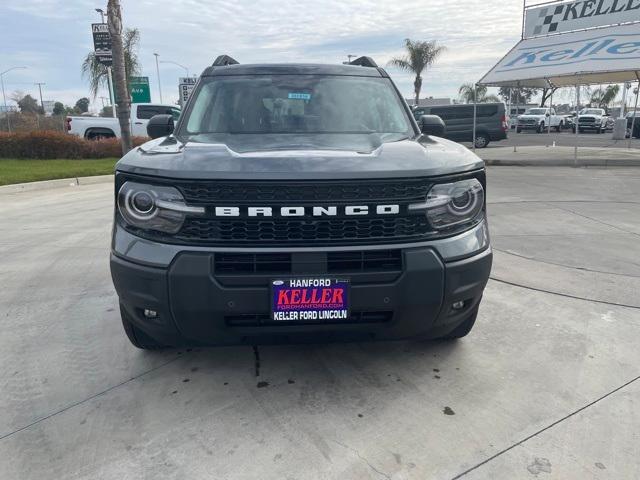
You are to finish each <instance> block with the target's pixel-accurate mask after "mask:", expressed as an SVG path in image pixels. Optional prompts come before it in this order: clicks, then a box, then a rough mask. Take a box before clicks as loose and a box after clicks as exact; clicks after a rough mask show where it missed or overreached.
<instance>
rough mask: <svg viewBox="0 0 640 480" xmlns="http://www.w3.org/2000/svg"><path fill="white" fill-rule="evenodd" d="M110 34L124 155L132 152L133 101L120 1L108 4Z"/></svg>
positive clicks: (114, 0) (111, 0) (112, 0)
mask: <svg viewBox="0 0 640 480" xmlns="http://www.w3.org/2000/svg"><path fill="white" fill-rule="evenodd" d="M107 15H108V24H109V33H110V34H111V49H112V52H113V76H114V79H113V87H114V90H115V96H116V98H117V99H118V104H117V107H118V108H117V111H118V121H119V122H120V143H121V145H122V154H123V155H125V154H126V153H127V152H128V151H129V150H131V124H130V118H131V99H130V97H129V89H128V88H127V79H126V72H125V67H124V46H123V44H122V11H121V10H120V0H109V3H108V4H107Z"/></svg>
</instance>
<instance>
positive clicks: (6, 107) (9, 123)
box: [0, 67, 27, 133]
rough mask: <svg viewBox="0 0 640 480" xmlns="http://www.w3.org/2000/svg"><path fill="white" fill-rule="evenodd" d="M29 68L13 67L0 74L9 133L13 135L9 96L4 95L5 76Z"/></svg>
mask: <svg viewBox="0 0 640 480" xmlns="http://www.w3.org/2000/svg"><path fill="white" fill-rule="evenodd" d="M22 68H27V67H11V68H9V69H8V70H5V71H4V72H0V85H1V86H2V101H3V102H4V114H5V115H6V116H7V131H8V132H9V133H11V119H10V118H9V107H8V106H7V96H6V95H5V93H4V75H5V73H9V72H10V71H11V70H18V69H22Z"/></svg>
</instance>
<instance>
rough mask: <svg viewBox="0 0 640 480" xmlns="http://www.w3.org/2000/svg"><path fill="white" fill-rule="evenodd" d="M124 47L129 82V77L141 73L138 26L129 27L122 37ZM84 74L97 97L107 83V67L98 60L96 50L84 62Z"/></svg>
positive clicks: (90, 88)
mask: <svg viewBox="0 0 640 480" xmlns="http://www.w3.org/2000/svg"><path fill="white" fill-rule="evenodd" d="M122 43H123V47H124V67H125V71H126V77H127V84H128V83H129V78H130V77H132V76H136V75H138V74H140V70H141V67H140V61H139V60H138V44H139V43H140V32H139V31H138V29H137V28H127V29H125V31H124V35H123V38H122ZM82 76H83V77H85V78H86V79H87V80H88V81H89V90H90V91H91V94H92V95H93V98H94V99H95V98H96V96H97V95H98V90H99V89H100V87H104V86H106V85H107V67H106V66H104V65H103V64H101V63H100V62H99V61H98V57H96V54H95V53H94V52H91V53H88V54H87V56H86V57H85V59H84V61H83V62H82Z"/></svg>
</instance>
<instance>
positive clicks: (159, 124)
mask: <svg viewBox="0 0 640 480" xmlns="http://www.w3.org/2000/svg"><path fill="white" fill-rule="evenodd" d="M173 128H174V125H173V115H166V114H162V115H154V116H153V117H151V118H150V119H149V123H147V135H149V136H150V137H151V138H160V137H166V136H167V135H171V134H172V133H173Z"/></svg>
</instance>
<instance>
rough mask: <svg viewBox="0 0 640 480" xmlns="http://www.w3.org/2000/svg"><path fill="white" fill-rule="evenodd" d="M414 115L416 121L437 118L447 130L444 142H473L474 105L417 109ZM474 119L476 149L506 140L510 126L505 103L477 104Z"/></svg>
mask: <svg viewBox="0 0 640 480" xmlns="http://www.w3.org/2000/svg"><path fill="white" fill-rule="evenodd" d="M413 115H414V117H415V118H416V120H419V119H420V117H421V116H422V115H438V116H439V117H440V118H442V120H444V123H445V125H446V126H447V131H446V133H445V137H446V138H448V139H449V140H453V141H455V142H472V141H473V105H441V106H434V107H417V108H414V110H413ZM476 115H477V117H476V139H475V146H476V148H484V147H486V146H487V145H489V143H490V142H496V141H499V140H505V139H506V138H507V130H509V126H508V125H507V117H506V108H505V106H504V103H481V104H478V105H477V112H476Z"/></svg>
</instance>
